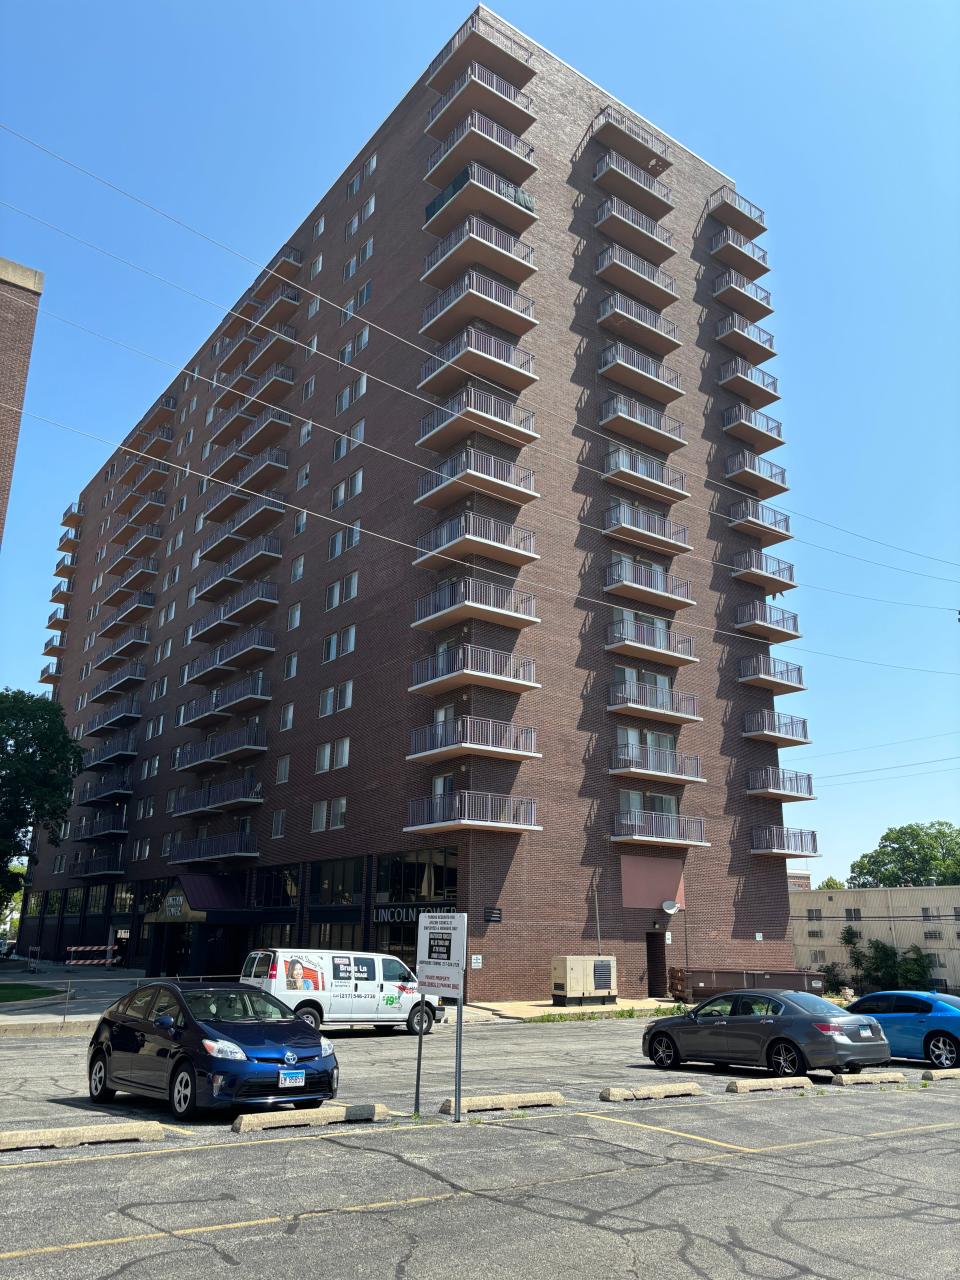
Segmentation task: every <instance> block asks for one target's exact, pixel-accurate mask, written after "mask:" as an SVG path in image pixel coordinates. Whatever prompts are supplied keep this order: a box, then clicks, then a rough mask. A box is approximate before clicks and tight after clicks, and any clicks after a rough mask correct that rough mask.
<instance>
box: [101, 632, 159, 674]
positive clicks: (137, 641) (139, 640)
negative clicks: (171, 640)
mask: <svg viewBox="0 0 960 1280" xmlns="http://www.w3.org/2000/svg"><path fill="white" fill-rule="evenodd" d="M149 647H150V628H149V627H147V626H144V625H143V623H141V624H140V625H139V626H136V627H128V628H127V630H126V631H123V632H121V634H120V635H119V636H117V638H116V639H115V640H114V641H113V642H112V643H111V644H108V645H107V646H106V647H105V648H103V649H101V650H100V652H99V653H98V654H97V656H96V657H95V658H94V660H93V669H94V671H110V670H112V669H113V668H114V667H120V666H122V665H123V664H124V662H126V661H127V660H128V659H129V658H130V657H132V655H133V654H135V653H142V652H143V650H144V649H148V648H149Z"/></svg>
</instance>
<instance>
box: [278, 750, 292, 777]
mask: <svg viewBox="0 0 960 1280" xmlns="http://www.w3.org/2000/svg"><path fill="white" fill-rule="evenodd" d="M289 781H290V757H289V756H280V757H279V758H278V760H277V782H278V783H281V782H289Z"/></svg>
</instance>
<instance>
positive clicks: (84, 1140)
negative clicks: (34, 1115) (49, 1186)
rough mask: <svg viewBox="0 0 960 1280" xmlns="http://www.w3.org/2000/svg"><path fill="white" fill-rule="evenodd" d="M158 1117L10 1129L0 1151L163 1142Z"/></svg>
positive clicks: (3, 1135) (2, 1135) (1, 1139)
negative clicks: (50, 1127)
mask: <svg viewBox="0 0 960 1280" xmlns="http://www.w3.org/2000/svg"><path fill="white" fill-rule="evenodd" d="M162 1139H163V1125H162V1124H160V1122H159V1121H158V1120H130V1121H120V1122H118V1123H116V1124H81V1125H75V1126H73V1127H71V1128H67V1129H10V1130H7V1131H6V1132H0V1151H32V1150H34V1149H36V1148H37V1147H85V1146H89V1145H93V1144H95V1143H99V1142H160V1141H162Z"/></svg>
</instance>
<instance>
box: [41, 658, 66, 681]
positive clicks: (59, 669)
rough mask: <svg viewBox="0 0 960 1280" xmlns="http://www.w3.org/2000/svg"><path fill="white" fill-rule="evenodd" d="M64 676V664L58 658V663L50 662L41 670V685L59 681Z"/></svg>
mask: <svg viewBox="0 0 960 1280" xmlns="http://www.w3.org/2000/svg"><path fill="white" fill-rule="evenodd" d="M62 675H63V662H62V661H61V660H60V659H59V658H58V659H57V661H56V662H48V663H47V664H46V666H44V667H42V668H41V670H40V680H41V683H42V682H43V681H44V680H59V679H60V677H61V676H62Z"/></svg>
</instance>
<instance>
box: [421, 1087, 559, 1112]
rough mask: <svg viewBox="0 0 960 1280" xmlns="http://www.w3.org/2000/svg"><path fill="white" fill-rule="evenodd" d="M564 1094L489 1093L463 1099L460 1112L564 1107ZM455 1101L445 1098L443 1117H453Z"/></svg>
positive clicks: (441, 1110)
mask: <svg viewBox="0 0 960 1280" xmlns="http://www.w3.org/2000/svg"><path fill="white" fill-rule="evenodd" d="M564 1102H565V1099H564V1096H563V1094H562V1093H487V1094H479V1095H477V1096H476V1097H473V1098H461V1099H460V1110H461V1112H464V1111H520V1110H522V1109H523V1108H524V1107H562V1106H563V1104H564ZM453 1113H454V1099H453V1098H445V1099H444V1100H443V1102H441V1104H440V1114H441V1115H442V1116H452V1115H453Z"/></svg>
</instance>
